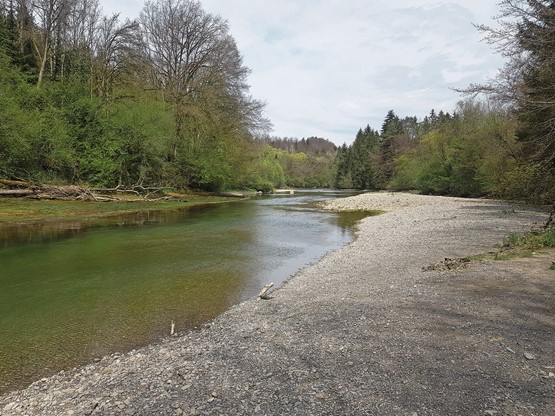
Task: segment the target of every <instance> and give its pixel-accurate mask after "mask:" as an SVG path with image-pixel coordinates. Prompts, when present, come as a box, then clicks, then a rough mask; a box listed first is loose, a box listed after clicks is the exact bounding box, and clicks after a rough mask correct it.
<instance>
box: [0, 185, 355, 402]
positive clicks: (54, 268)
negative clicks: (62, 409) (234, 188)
mask: <svg viewBox="0 0 555 416" xmlns="http://www.w3.org/2000/svg"><path fill="white" fill-rule="evenodd" d="M338 196H341V197H343V196H346V194H345V193H340V192H331V191H328V192H323V191H319V192H316V191H313V192H300V193H297V194H295V195H292V196H290V195H284V196H272V197H260V198H255V199H252V200H249V201H244V202H236V203H231V204H223V205H214V206H208V207H203V208H201V209H193V210H187V211H182V212H171V213H165V214H160V213H142V214H140V215H138V216H135V218H132V219H130V218H129V217H127V218H115V219H112V220H110V222H111V223H112V224H111V225H108V226H106V224H105V225H104V226H101V227H88V228H86V229H83V227H82V225H79V224H65V225H64V224H58V225H56V226H54V227H52V226H49V227H48V228H47V227H43V228H42V229H41V228H29V229H24V230H21V229H20V230H13V229H12V230H10V231H9V232H4V234H0V392H2V391H6V390H9V389H12V388H16V387H22V386H24V385H25V384H26V383H28V382H30V381H33V380H35V379H38V378H40V377H43V376H46V375H50V374H53V373H55V372H57V371H59V370H61V369H64V368H68V367H72V366H75V365H77V364H82V363H86V362H88V361H90V360H91V359H93V358H95V357H99V356H102V355H105V354H109V353H112V352H115V351H125V350H130V349H132V348H135V347H137V346H141V345H145V344H147V343H149V342H152V341H154V340H156V339H159V338H160V337H163V336H165V335H168V334H169V331H170V324H171V321H172V320H173V321H175V324H176V330H177V331H184V330H187V329H191V328H193V327H195V326H198V325H200V324H202V323H203V322H206V321H208V320H210V319H213V318H214V317H216V316H217V315H219V314H221V313H222V312H224V311H225V310H227V309H228V308H229V307H230V306H232V305H234V304H236V303H238V302H241V301H242V300H245V299H247V298H252V297H254V296H256V295H257V294H258V292H259V291H260V289H261V288H262V287H263V286H264V285H265V284H267V283H269V282H274V283H275V284H276V285H279V284H280V283H282V282H283V281H284V280H286V279H287V278H288V277H290V276H291V275H292V274H294V273H295V272H296V271H297V270H299V269H300V268H302V267H303V266H305V265H307V264H309V263H310V262H313V261H315V260H316V259H318V258H320V257H321V256H322V255H324V254H325V253H326V252H329V251H331V250H334V249H337V248H339V247H341V246H342V245H345V244H346V243H348V242H349V241H350V240H351V239H352V236H353V223H354V220H356V219H360V218H361V217H360V216H358V218H355V217H353V216H349V215H345V214H342V215H339V214H333V213H330V212H323V211H320V210H318V209H317V208H316V205H315V204H316V203H317V202H318V201H320V200H324V199H331V198H335V197H338ZM130 223H131V224H138V225H135V226H129V224H130ZM123 225H127V226H123Z"/></svg>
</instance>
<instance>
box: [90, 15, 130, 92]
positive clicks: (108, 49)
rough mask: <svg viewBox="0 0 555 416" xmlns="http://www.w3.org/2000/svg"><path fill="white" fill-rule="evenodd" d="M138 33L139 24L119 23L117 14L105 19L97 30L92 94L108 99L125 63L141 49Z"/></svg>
mask: <svg viewBox="0 0 555 416" xmlns="http://www.w3.org/2000/svg"><path fill="white" fill-rule="evenodd" d="M138 29H139V24H138V22H136V21H131V20H126V21H125V22H123V23H120V22H119V15H117V14H115V15H113V16H111V17H104V18H102V20H101V21H100V22H99V24H98V26H97V27H96V30H95V36H94V39H93V54H94V57H93V60H94V62H93V64H92V74H91V91H92V92H93V93H95V94H96V95H97V96H99V97H101V98H102V99H106V98H107V96H108V93H109V92H110V91H111V89H112V86H113V83H114V80H115V79H116V77H117V76H118V74H120V73H121V72H122V71H123V70H124V67H125V64H126V62H128V60H129V59H130V58H131V57H133V56H135V55H136V54H137V51H138V50H139V48H140V37H139V31H138Z"/></svg>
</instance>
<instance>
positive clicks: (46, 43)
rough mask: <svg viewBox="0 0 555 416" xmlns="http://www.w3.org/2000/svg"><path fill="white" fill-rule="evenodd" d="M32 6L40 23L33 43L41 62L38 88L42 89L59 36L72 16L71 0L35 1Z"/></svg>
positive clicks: (32, 11)
mask: <svg viewBox="0 0 555 416" xmlns="http://www.w3.org/2000/svg"><path fill="white" fill-rule="evenodd" d="M30 4H31V6H32V9H31V13H32V15H33V16H34V17H35V20H36V21H38V28H37V29H38V33H37V34H36V36H35V37H34V42H33V43H34V47H35V52H36V54H37V57H38V59H37V61H38V62H39V74H38V79H37V86H39V87H40V86H41V85H42V83H43V80H44V75H45V71H46V65H47V63H48V61H49V59H52V51H53V48H54V44H55V43H56V41H57V36H59V34H60V33H61V31H62V28H63V25H64V24H65V22H66V19H67V17H68V16H69V14H70V10H71V3H70V1H69V0H33V1H31V3H30Z"/></svg>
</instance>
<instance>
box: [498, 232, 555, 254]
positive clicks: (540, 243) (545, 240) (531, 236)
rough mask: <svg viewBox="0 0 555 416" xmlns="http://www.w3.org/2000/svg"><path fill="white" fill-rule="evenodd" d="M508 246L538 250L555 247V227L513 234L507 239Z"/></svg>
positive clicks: (506, 244) (505, 243)
mask: <svg viewBox="0 0 555 416" xmlns="http://www.w3.org/2000/svg"><path fill="white" fill-rule="evenodd" d="M504 245H505V246H506V247H518V248H524V249H528V250H538V249H542V248H547V247H555V227H548V228H546V229H544V230H541V231H531V232H529V233H524V234H511V235H510V236H509V237H507V238H506V239H505V242H504Z"/></svg>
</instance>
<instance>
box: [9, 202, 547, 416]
mask: <svg viewBox="0 0 555 416" xmlns="http://www.w3.org/2000/svg"><path fill="white" fill-rule="evenodd" d="M328 209H335V210H374V209H378V210H384V211H387V213H385V214H383V215H380V216H377V217H369V218H366V219H365V220H363V221H362V222H361V223H360V225H359V231H358V237H357V239H356V240H355V241H354V242H353V243H351V244H350V245H348V246H346V247H344V248H342V249H340V250H338V251H335V252H333V253H330V254H329V255H327V256H325V257H324V258H323V259H321V260H320V261H319V262H318V263H316V264H314V265H312V266H309V267H307V268H305V269H304V270H302V271H301V272H299V273H298V274H297V275H296V276H294V278H292V279H290V281H289V282H288V283H286V284H285V285H284V286H283V287H282V288H280V289H279V290H277V291H275V292H273V293H272V295H271V299H270V300H267V301H263V300H254V299H253V300H250V301H247V302H243V303H242V304H240V305H237V306H235V307H233V308H232V309H231V310H229V311H228V312H226V313H225V314H223V315H222V316H220V317H219V318H217V319H216V320H214V321H213V322H212V323H211V324H210V325H206V326H205V327H204V328H202V329H201V330H199V331H194V332H189V333H186V334H183V335H181V336H179V337H174V338H169V339H167V340H166V341H164V342H161V343H159V344H156V345H151V346H148V347H145V348H143V349H140V350H135V351H132V352H130V353H126V354H114V355H112V356H109V357H105V358H103V359H102V360H101V361H99V362H97V363H92V364H90V365H87V366H84V367H80V368H76V369H73V370H70V371H66V372H63V373H60V374H58V375H56V376H54V377H51V378H48V379H43V380H40V381H37V382H36V383H34V384H32V385H31V386H29V388H27V389H26V390H22V391H17V392H13V393H10V394H7V395H4V396H2V397H0V414H2V415H90V414H101V415H119V414H127V415H183V414H184V415H407V416H414V415H418V416H421V415H495V414H498V415H552V414H555V392H554V390H555V375H554V373H555V367H554V366H555V343H554V342H553V334H554V333H555V319H554V315H555V314H554V312H555V305H554V298H553V294H554V292H555V272H554V271H552V270H549V266H550V265H551V261H553V260H555V259H554V258H553V252H550V253H544V254H541V253H540V254H538V255H537V256H535V257H533V258H531V259H520V260H512V261H506V262H495V261H483V262H473V263H471V264H469V265H468V266H467V267H466V268H464V269H458V270H456V271H444V272H441V271H423V268H425V267H426V266H428V265H430V264H435V263H437V262H439V261H441V260H443V259H444V258H446V257H449V258H458V257H463V256H467V255H471V254H477V253H484V252H488V251H491V250H493V249H494V248H495V246H496V245H497V244H499V243H500V242H501V241H502V239H503V237H504V236H506V235H507V234H509V233H511V232H515V231H526V230H529V229H530V227H531V226H533V225H534V223H542V222H544V221H545V220H546V219H547V215H546V214H545V213H542V212H538V211H535V210H532V209H529V208H526V207H521V206H512V205H509V204H507V203H503V202H496V201H486V200H470V199H458V198H442V197H427V196H418V195H409V194H390V193H379V194H365V195H359V196H357V197H352V198H346V199H344V200H341V201H334V202H332V203H330V204H329V205H328Z"/></svg>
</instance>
